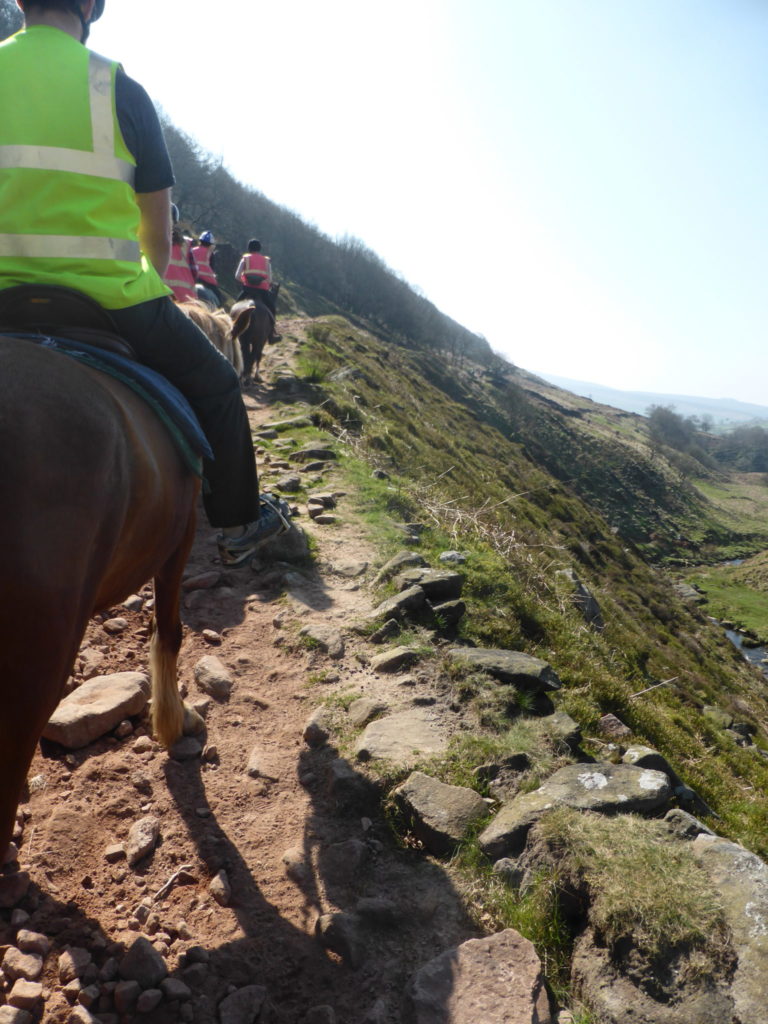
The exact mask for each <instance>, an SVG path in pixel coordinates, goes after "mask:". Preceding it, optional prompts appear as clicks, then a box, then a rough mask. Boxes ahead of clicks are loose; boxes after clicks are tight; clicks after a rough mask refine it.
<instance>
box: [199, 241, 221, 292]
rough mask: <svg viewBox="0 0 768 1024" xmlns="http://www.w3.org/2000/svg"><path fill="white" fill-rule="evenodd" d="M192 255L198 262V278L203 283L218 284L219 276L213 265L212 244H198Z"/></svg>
mask: <svg viewBox="0 0 768 1024" xmlns="http://www.w3.org/2000/svg"><path fill="white" fill-rule="evenodd" d="M192 255H193V256H194V257H195V260H196V262H197V279H198V281H201V282H202V283H203V284H216V285H217V284H218V283H219V281H218V278H217V277H216V274H215V273H214V271H213V268H212V267H211V247H210V245H196V246H195V248H194V249H193V250H192Z"/></svg>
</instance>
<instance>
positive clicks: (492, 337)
mask: <svg viewBox="0 0 768 1024" xmlns="http://www.w3.org/2000/svg"><path fill="white" fill-rule="evenodd" d="M91 45H92V46H93V48H94V49H97V50H99V51H101V52H103V53H105V54H107V55H109V56H112V57H116V58H118V59H120V60H122V61H123V64H124V65H125V68H126V70H127V71H128V73H129V74H131V75H133V76H134V77H135V78H137V79H139V81H141V82H142V83H143V84H144V85H145V86H146V88H147V89H148V90H149V92H150V94H151V95H152V96H153V97H154V99H155V100H156V101H157V102H158V103H159V104H161V106H162V107H163V108H164V109H165V110H166V111H167V113H168V114H169V116H170V117H171V119H172V120H173V121H174V122H175V123H176V124H177V125H178V126H179V127H180V128H182V129H183V130H184V131H186V132H188V133H189V134H191V135H193V136H194V137H195V138H196V139H198V140H199V141H200V142H201V143H202V144H203V145H204V146H205V148H207V149H209V150H211V151H213V152H214V153H216V154H221V156H222V157H223V159H224V162H225V164H226V165H227V166H228V168H229V169H230V170H231V171H232V173H233V174H234V175H235V176H236V177H237V178H239V179H240V180H242V181H244V182H247V183H248V184H251V185H253V186H255V187H256V188H258V189H259V190H260V191H262V192H264V193H265V194H266V195H267V196H268V197H269V198H270V199H273V200H275V201H276V202H278V203H281V204H283V205H285V206H286V207H288V208H289V209H291V210H294V211H295V212H297V213H298V214H300V215H301V216H302V217H303V218H304V219H305V220H307V221H309V222H310V223H313V224H315V225H316V226H317V227H318V228H319V229H320V230H322V231H324V232H325V233H327V234H329V235H331V236H332V237H336V236H340V235H344V234H350V235H354V236H355V237H357V238H359V239H361V240H362V241H363V242H364V243H365V244H366V245H368V246H369V247H370V248H372V249H374V250H375V251H376V252H377V253H378V254H379V255H380V256H381V257H382V259H384V261H385V262H386V263H387V264H388V265H389V266H390V267H392V268H393V269H394V270H396V271H398V272H399V273H400V274H402V276H403V277H404V278H405V279H406V280H408V281H409V282H410V283H411V284H413V285H414V286H416V287H418V288H420V289H421V290H422V291H423V292H424V293H425V294H426V295H427V296H428V297H429V298H430V299H431V300H432V301H433V302H435V304H436V305H438V306H439V307H440V308H441V309H442V310H444V311H445V312H446V313H448V314H449V315H451V316H453V317H454V318H455V319H457V320H458V321H460V322H461V323H463V324H465V325H466V326H467V327H469V328H471V329H472V330H474V331H478V332H480V333H482V334H484V335H485V336H486V337H487V338H488V340H489V342H490V343H491V345H492V346H493V347H494V348H495V349H496V350H497V351H499V352H501V353H503V354H504V355H505V356H506V357H507V358H509V359H510V360H512V361H513V362H515V363H517V364H518V365H520V366H523V367H525V368H526V369H530V370H534V371H538V372H548V373H555V374H560V375H562V376H567V377H573V378H577V379H581V380H588V381H594V382H597V383H602V384H608V385H612V386H614V387H618V388H622V389H625V390H650V391H656V392H665V393H673V392H677V393H685V394H691V395H705V396H711V397H722V396H729V397H735V398H741V399H743V400H746V401H753V402H758V403H760V404H768V384H766V378H768V347H767V346H766V344H765V340H764V339H765V334H766V322H767V320H768V316H767V314H768V290H767V289H766V285H765V277H766V270H767V268H768V258H767V257H768V210H767V207H766V202H765V190H766V168H767V167H768V161H766V155H767V150H768V133H767V132H766V128H767V127H768V125H766V121H767V120H768V118H767V116H766V112H765V100H766V92H767V89H766V86H767V85H768V71H767V70H766V67H767V66H768V62H767V61H766V53H768V5H766V3H765V0H474V2H473V3H472V4H467V3H466V2H459V0H390V2H389V3H386V4H377V3H367V2H365V0H325V2H319V0H280V2H275V3H272V4H266V3H254V2H253V0H250V2H246V0H131V2H130V3H125V2H119V0H107V9H106V13H105V15H104V17H103V18H102V20H101V21H100V22H99V23H98V24H97V25H96V26H95V27H94V30H93V33H92V37H91ZM210 226H211V227H212V228H213V229H214V231H215V227H216V225H210ZM245 231H246V233H248V234H250V233H253V234H255V235H257V236H258V233H259V232H258V224H254V225H253V226H252V229H251V226H248V227H246V228H245ZM277 269H278V271H279V267H278V268H277Z"/></svg>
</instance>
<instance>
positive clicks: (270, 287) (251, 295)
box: [235, 238, 280, 341]
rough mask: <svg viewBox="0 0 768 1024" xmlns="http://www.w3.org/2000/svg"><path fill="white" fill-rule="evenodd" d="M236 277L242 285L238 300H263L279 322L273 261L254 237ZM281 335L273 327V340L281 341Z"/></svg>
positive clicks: (241, 261) (239, 264)
mask: <svg viewBox="0 0 768 1024" xmlns="http://www.w3.org/2000/svg"><path fill="white" fill-rule="evenodd" d="M235 277H236V278H237V280H238V281H239V282H240V284H241V285H242V289H241V291H240V294H239V295H238V297H237V301H238V302H240V301H241V300H242V299H253V301H254V302H263V303H264V305H265V306H266V307H267V309H268V310H269V311H270V313H271V314H272V318H273V321H274V323H277V296H276V290H275V286H274V284H273V281H272V261H271V260H270V258H269V256H265V255H264V253H263V252H262V251H261V242H260V241H259V240H258V239H257V238H252V239H251V240H250V242H249V243H248V252H246V253H243V256H242V257H241V259H240V262H239V263H238V265H237V270H236V271H235ZM279 339H280V335H279V334H275V329H274V324H273V327H272V341H279Z"/></svg>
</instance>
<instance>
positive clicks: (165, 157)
mask: <svg viewBox="0 0 768 1024" xmlns="http://www.w3.org/2000/svg"><path fill="white" fill-rule="evenodd" d="M115 105H116V107H117V120H118V122H119V124H120V130H121V131H122V133H123V138H124V139H125V144H126V146H127V147H128V149H129V150H130V152H131V153H132V154H133V157H134V159H135V160H136V179H135V182H134V186H133V187H134V189H135V191H136V192H159V191H160V190H161V189H164V188H171V186H172V185H173V184H174V177H173V168H172V167H171V158H170V156H169V154H168V148H167V147H166V145H165V139H164V138H163V129H162V127H161V126H160V119H159V118H158V116H157V111H156V110H155V106H154V104H153V103H152V100H151V99H150V98H149V96H148V95H147V93H146V91H145V90H144V88H143V87H142V86H141V85H139V83H138V82H135V81H134V80H133V79H132V78H129V77H128V75H126V73H125V72H124V71H123V70H122V69H120V70H118V72H117V77H116V79H115Z"/></svg>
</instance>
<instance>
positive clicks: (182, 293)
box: [164, 242, 197, 302]
mask: <svg viewBox="0 0 768 1024" xmlns="http://www.w3.org/2000/svg"><path fill="white" fill-rule="evenodd" d="M188 251H189V242H180V243H178V244H175V245H172V246H171V258H170V260H169V261H168V269H167V270H166V272H165V278H164V281H165V283H166V284H167V285H168V287H169V288H170V289H171V291H172V292H173V297H174V299H176V301H177V302H184V301H186V299H196V298H197V292H196V291H195V278H194V275H193V273H192V268H191V267H190V265H189V259H188Z"/></svg>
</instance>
